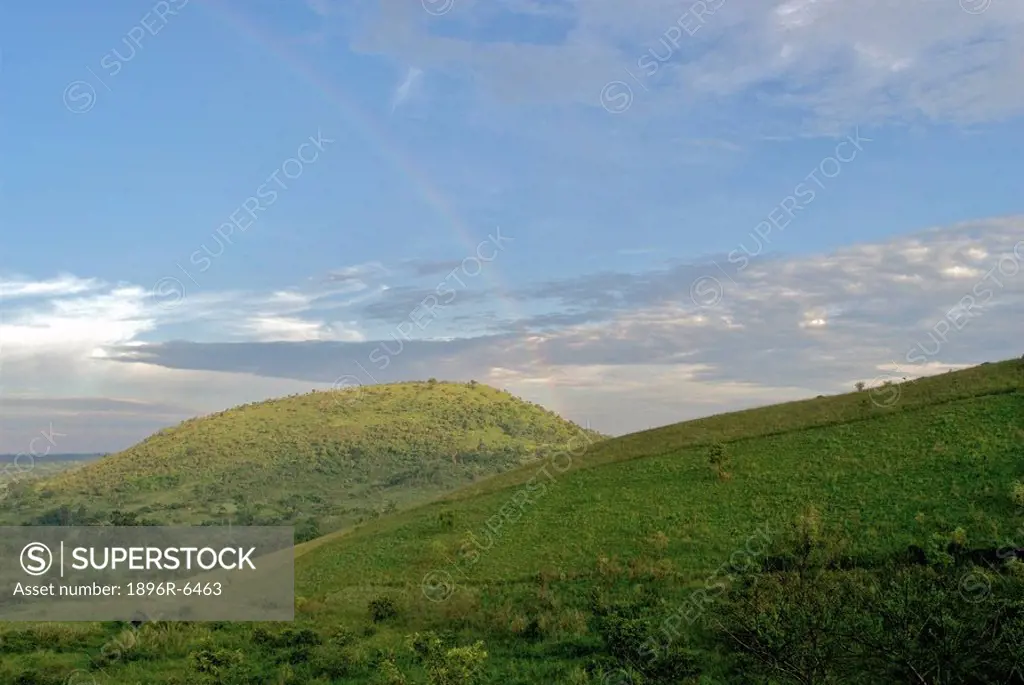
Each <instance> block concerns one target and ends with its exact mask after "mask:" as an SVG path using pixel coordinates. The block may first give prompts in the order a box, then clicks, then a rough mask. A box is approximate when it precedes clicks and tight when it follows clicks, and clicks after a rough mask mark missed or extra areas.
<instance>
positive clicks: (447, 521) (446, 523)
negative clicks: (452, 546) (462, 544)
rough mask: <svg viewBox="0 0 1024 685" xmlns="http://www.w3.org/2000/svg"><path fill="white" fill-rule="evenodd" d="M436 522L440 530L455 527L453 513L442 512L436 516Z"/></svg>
mask: <svg viewBox="0 0 1024 685" xmlns="http://www.w3.org/2000/svg"><path fill="white" fill-rule="evenodd" d="M437 522H438V524H439V525H440V526H441V530H451V529H453V528H454V527H455V512H453V511H442V512H441V513H439V514H438V515H437Z"/></svg>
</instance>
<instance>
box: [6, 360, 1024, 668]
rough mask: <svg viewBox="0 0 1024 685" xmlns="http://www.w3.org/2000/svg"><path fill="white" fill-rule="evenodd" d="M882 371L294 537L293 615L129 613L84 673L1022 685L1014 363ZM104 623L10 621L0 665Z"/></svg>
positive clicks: (55, 661) (1023, 579) (103, 631)
mask: <svg viewBox="0 0 1024 685" xmlns="http://www.w3.org/2000/svg"><path fill="white" fill-rule="evenodd" d="M895 388H896V394H895V395H893V394H892V388H890V389H889V390H887V391H885V392H881V391H880V392H879V393H874V394H873V393H871V392H870V391H868V392H863V391H862V392H856V393H850V394H848V395H842V396H836V397H826V398H820V399H817V400H810V401H806V402H796V403H787V404H785V405H775V406H771V407H764V408H761V409H756V410H750V411H745V412H736V413H732V414H727V415H722V416H716V417H711V418H708V419H702V420H700V421H692V422H687V423H682V424H677V425H674V426H668V427H665V428H662V429H657V430H653V431H645V432H643V433H638V434H635V435H631V436H624V437H621V438H615V439H611V440H605V441H601V442H594V443H589V442H587V441H583V442H580V441H577V442H576V443H574V444H569V443H567V444H566V446H564V447H563V448H562V449H560V450H555V451H553V452H551V453H549V454H548V455H546V456H545V457H544V458H543V459H542V460H540V461H537V462H534V463H531V464H528V465H525V466H522V467H519V468H516V469H513V470H511V471H509V472H507V473H503V474H501V475H499V476H495V477H493V478H490V479H488V480H487V481H481V482H479V483H476V484H474V485H471V486H469V487H467V488H463V489H462V490H461V491H459V492H457V493H456V494H454V495H452V496H451V497H447V498H443V499H441V500H438V501H434V502H431V503H429V504H427V505H424V506H421V507H417V508H416V509H411V510H408V511H403V512H399V513H396V514H394V515H392V516H388V517H385V518H381V519H379V520H375V521H372V522H367V523H365V524H364V525H361V526H359V527H357V528H356V529H354V530H351V531H347V532H343V533H340V534H337V535H333V536H328V537H326V538H324V539H321V540H317V541H314V542H313V543H310V544H308V545H305V546H303V547H302V548H301V549H300V550H299V552H298V556H297V559H296V593H297V595H298V597H297V599H296V607H297V619H296V624H295V625H292V626H288V627H282V626H279V625H273V624H266V625H251V624H250V625H243V624H234V625H232V624H215V625H183V624H167V625H165V624H151V625H144V626H142V628H141V629H139V630H138V631H136V632H134V633H132V635H133V637H132V641H131V645H130V647H127V648H124V649H121V650H119V652H118V654H117V657H116V658H113V659H108V658H104V659H100V661H102V664H101V666H102V668H103V672H104V676H105V678H104V682H108V683H111V685H127V684H128V683H134V682H137V681H140V680H141V681H143V682H153V683H179V684H183V683H204V682H209V683H214V682H217V683H224V684H225V685H232V684H241V683H268V682H271V683H295V684H298V683H314V684H316V685H327V684H328V683H375V684H384V683H389V684H391V685H397V684H399V683H408V684H410V685H411V684H413V683H417V684H420V683H427V684H428V685H442V684H451V683H463V684H465V683H502V684H503V685H505V684H507V685H532V684H533V683H537V682H552V683H571V684H575V685H586V684H592V685H597V684H601V685H613V684H614V685H627V684H629V685H656V684H661V683H664V684H666V685H667V684H669V683H691V684H693V685H697V684H700V685H724V684H725V683H738V682H749V683H761V684H764V685H767V684H769V683H771V684H772V685H780V684H783V683H787V684H788V683H794V684H796V683H799V684H807V685H810V684H815V685H817V684H826V683H827V684H831V683H857V684H860V683H863V684H864V685H869V684H870V685H874V684H875V683H908V682H913V683H921V684H924V683H928V684H929V685H938V684H940V683H942V684H946V683H950V684H951V683H996V682H999V683H1022V682H1024V677H1022V675H1021V674H1022V673H1024V663H1022V659H1024V649H1022V648H1024V573H1022V572H1021V569H1022V568H1024V566H1022V564H1021V562H1020V561H1018V560H1017V557H1018V555H1019V554H1020V550H1021V548H1022V547H1024V509H1022V508H1021V505H1022V503H1024V496H1022V495H1021V494H1020V493H1021V492H1024V487H1021V486H1020V482H1021V481H1024V361H1021V360H1014V361H1011V362H1003V363H999V364H988V365H983V366H980V367H975V368H972V369H968V370H965V371H962V372H955V373H951V374H944V375H941V376H936V377H931V378H926V379H922V380H918V381H914V382H912V383H905V384H899V385H897V386H895ZM893 398H895V399H893ZM722 473H727V474H728V476H729V477H727V478H726V477H722ZM121 630H124V628H123V627H115V626H111V625H107V624H95V625H91V626H90V625H76V626H74V628H70V627H68V628H65V627H63V626H21V627H18V628H17V629H13V628H9V629H7V631H6V633H5V634H3V635H0V645H3V649H4V650H5V652H6V654H5V659H4V661H3V666H2V667H0V668H2V669H5V670H3V671H2V672H0V681H2V682H5V681H3V678H4V677H7V678H8V679H10V680H11V681H12V682H13V680H14V679H15V678H22V682H49V681H47V680H45V678H48V677H51V675H52V676H53V677H57V676H59V675H62V674H63V675H66V673H67V672H68V670H69V669H74V668H80V669H83V670H85V671H86V672H87V673H95V672H97V668H98V666H97V665H96V663H95V661H96V659H95V658H93V659H90V657H89V656H88V655H90V654H91V655H93V656H94V657H95V656H96V655H97V654H99V653H101V652H102V646H103V645H104V644H107V645H109V644H110V643H111V642H114V641H117V640H119V638H118V635H119V632H118V631H121ZM124 643H125V640H123V639H120V641H119V642H117V644H124ZM41 647H45V648H46V649H48V650H49V651H48V652H45V653H42V652H39V651H38V650H39V649H40V648H41ZM31 678H36V680H30V679H31ZM55 682H57V681H55Z"/></svg>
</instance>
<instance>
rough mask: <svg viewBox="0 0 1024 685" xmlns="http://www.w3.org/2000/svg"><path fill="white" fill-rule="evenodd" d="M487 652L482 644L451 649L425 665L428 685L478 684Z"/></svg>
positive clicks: (478, 641) (477, 643) (478, 642)
mask: <svg viewBox="0 0 1024 685" xmlns="http://www.w3.org/2000/svg"><path fill="white" fill-rule="evenodd" d="M486 660H487V652H486V651H484V643H483V642H481V641H480V640H477V641H476V643H474V644H472V645H468V646H466V647H452V648H451V649H448V650H446V651H445V652H444V655H443V656H441V657H440V658H437V659H435V660H434V661H433V662H432V663H430V664H428V665H427V683H428V685H471V683H477V682H480V679H481V676H482V670H483V665H484V662H485V661H486Z"/></svg>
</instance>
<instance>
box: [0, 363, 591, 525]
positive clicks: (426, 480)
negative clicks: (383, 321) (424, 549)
mask: <svg viewBox="0 0 1024 685" xmlns="http://www.w3.org/2000/svg"><path fill="white" fill-rule="evenodd" d="M581 431H582V429H580V428H579V427H577V426H575V425H574V424H572V423H570V422H568V421H565V420H563V419H562V418H560V417H558V416H557V415H555V414H553V413H552V412H549V411H547V410H545V409H543V408H542V407H539V406H537V405H534V404H531V403H528V402H525V401H523V400H520V399H518V398H515V397H513V396H512V395H509V394H508V393H505V392H502V391H499V390H495V389H494V388H490V387H487V386H484V385H479V384H456V383H437V382H427V383H399V384H391V385H383V386H373V387H368V388H363V389H360V390H358V391H336V392H314V393H310V394H306V395H297V396H291V397H287V398H282V399H276V400H270V401H266V402H259V403H255V404H249V405H245V406H242V407H237V408H235V409H230V410H227V411H224V412H220V413H217V414H214V415H212V416H206V417H201V418H196V419H192V420H189V421H185V422H184V423H182V424H180V425H179V426H176V427H174V428H169V429H166V430H163V431H161V432H159V433H157V434H156V435H154V436H152V437H150V438H148V439H147V440H144V441H143V442H141V443H139V444H138V445H135V446H133V447H131V448H129V449H127V450H125V451H123V452H120V453H117V454H113V455H110V456H107V457H105V458H103V459H100V460H98V461H96V462H93V463H90V464H87V465H86V466H84V467H82V468H79V469H75V470H74V471H71V472H68V473H62V474H58V475H56V476H55V477H52V478H43V479H36V480H33V481H32V482H31V483H30V484H25V486H24V487H20V488H17V491H16V492H15V491H12V492H11V493H9V497H8V499H7V501H6V502H4V503H3V506H2V508H0V522H6V523H21V522H24V521H32V520H33V517H39V516H40V515H42V514H45V513H46V512H51V516H52V512H53V510H54V509H56V508H58V507H60V506H66V507H67V509H68V510H69V511H70V512H72V514H74V512H76V511H77V509H78V507H85V508H86V514H87V515H92V514H94V513H95V512H100V513H105V512H109V511H112V510H115V509H117V510H121V511H126V512H134V513H137V514H139V515H141V516H142V517H143V518H145V519H149V520H151V521H155V522H160V523H167V524H172V523H175V524H177V523H187V524H199V523H201V522H203V521H213V522H225V521H228V520H230V521H232V522H234V523H235V524H236V525H237V524H243V525H244V524H246V523H264V524H289V523H293V522H296V521H302V520H305V519H306V518H308V517H315V518H316V519H317V521H318V523H319V526H320V528H321V529H322V530H331V529H334V528H338V527H341V526H344V525H350V524H354V523H356V522H358V521H360V520H363V519H370V518H374V517H376V516H378V515H380V514H381V513H387V512H388V511H389V510H395V509H399V508H402V507H407V506H409V505H411V504H415V503H420V502H422V501H425V500H427V499H429V498H431V497H433V496H436V495H438V494H440V493H443V492H445V491H448V490H451V489H454V488H456V487H458V486H459V485H463V484H467V483H471V482H473V480H475V479H480V478H484V477H486V476H489V475H493V474H495V473H499V472H501V471H503V470H507V469H510V468H514V467H516V466H518V465H520V464H521V463H523V462H528V461H530V460H533V459H537V458H540V457H542V456H543V455H544V454H545V451H546V450H548V449H550V446H551V445H556V444H559V443H562V442H564V441H565V440H567V439H568V438H569V437H570V436H572V435H574V434H578V433H580V432H581ZM595 435H596V434H595ZM37 522H42V521H38V519H37Z"/></svg>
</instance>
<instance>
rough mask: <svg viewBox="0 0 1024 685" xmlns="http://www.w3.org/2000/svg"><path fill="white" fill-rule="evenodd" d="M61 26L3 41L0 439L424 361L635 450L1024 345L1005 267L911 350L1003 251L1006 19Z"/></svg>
mask: <svg viewBox="0 0 1024 685" xmlns="http://www.w3.org/2000/svg"><path fill="white" fill-rule="evenodd" d="M66 4H67V7H66V8H63V9H62V10H61V11H60V12H52V11H50V10H51V9H52V7H46V8H44V7H42V6H36V5H33V4H31V3H21V4H19V5H17V6H14V7H10V8H8V9H7V10H6V12H5V16H4V20H5V21H4V26H5V29H6V30H5V31H4V32H3V34H2V35H0V40H2V44H0V49H2V67H0V89H2V92H3V96H4V97H3V103H4V104H3V105H2V106H3V113H4V123H5V125H4V127H3V129H2V131H0V141H2V146H3V151H4V157H5V160H7V161H8V164H7V165H6V168H5V171H4V173H3V176H2V186H0V192H2V196H0V197H2V207H3V209H2V211H3V217H2V218H3V223H2V226H3V231H2V234H0V237H2V250H0V297H2V298H3V301H2V303H0V314H2V316H3V319H2V321H0V346H2V349H0V361H2V367H0V389H2V392H0V405H2V406H4V407H5V409H4V417H3V418H0V451H10V452H17V451H19V450H21V449H23V448H24V444H27V443H28V441H30V440H31V438H32V436H33V435H34V434H35V433H36V432H37V431H36V429H35V427H34V426H35V424H36V423H38V424H40V428H45V427H46V426H47V425H48V424H49V423H51V422H52V425H53V426H54V427H55V428H56V430H58V431H61V432H63V433H65V434H66V435H67V437H66V438H64V441H65V442H64V444H63V445H61V446H60V447H61V448H62V449H63V451H71V450H76V449H99V450H113V449H118V448H121V447H125V446H127V445H129V444H131V443H132V442H134V441H136V440H138V439H141V438H142V437H144V436H145V435H146V434H148V432H150V431H151V430H154V429H156V428H159V427H161V426H164V425H170V424H173V423H175V422H177V421H178V420H181V419H182V418H185V417H187V416H191V415H195V414H199V413H205V412H208V411H215V410H219V409H222V408H225V407H227V406H232V405H234V404H238V403H241V402H248V401H252V400H256V399H261V398H264V397H268V396H273V395H280V394H286V393H291V392H299V391H305V390H309V389H312V388H330V387H332V385H339V384H341V385H351V384H354V383H370V382H375V381H381V382H386V381H393V380H400V379H406V378H418V377H427V376H437V377H444V378H451V379H453V380H468V379H469V378H475V379H477V380H480V381H482V382H488V383H492V384H494V385H498V386H501V387H506V388H508V389H509V390H511V391H513V392H515V393H517V394H519V395H522V396H524V397H527V398H529V399H531V400H533V401H538V402H541V403H543V404H545V405H546V406H549V407H551V408H552V409H555V410H556V411H559V412H561V413H563V414H564V415H566V416H568V417H569V418H572V419H575V420H580V421H586V420H590V421H591V423H592V425H593V426H594V427H596V428H599V429H603V430H607V431H609V432H615V433H621V432H626V431H629V430H636V429H640V428H646V427H648V426H649V425H656V424H658V423H668V422H672V421H676V420H681V419H683V418H687V417H690V416H697V415H702V414H707V413H712V412H715V411H722V410H725V409H730V408H735V407H740V406H749V405H752V404H763V403H766V402H770V401H775V400H784V399H789V398H792V397H802V396H807V395H813V394H818V393H822V392H838V391H840V390H842V389H845V388H847V387H849V386H850V385H851V384H852V383H853V382H855V381H857V380H865V381H867V380H871V379H872V378H873V377H875V376H877V375H878V374H882V373H890V372H895V371H894V370H893V369H891V368H890V367H891V366H892V364H891V362H892V360H894V359H903V361H901V362H900V364H901V368H900V370H899V372H898V373H900V374H901V375H907V374H908V373H909V374H911V375H917V374H924V373H933V372H936V371H938V370H944V369H945V368H951V367H955V366H958V365H962V364H969V363H978V362H980V361H984V360H985V359H988V358H996V357H999V356H1010V355H1012V354H1018V355H1019V353H1020V350H1019V349H1016V347H1019V339H1020V337H1019V326H1018V327H1017V328H1016V329H1015V328H1014V327H1013V325H1012V323H1011V322H1012V321H1013V320H1014V318H1013V317H1016V320H1017V321H1019V320H1020V314H1021V292H1022V288H1024V286H1022V285H1021V283H1022V282H1024V278H1019V279H1016V280H1015V279H1014V276H1015V274H1014V275H1012V276H1009V277H1008V278H1006V279H1001V280H1000V283H1002V285H1000V286H999V287H998V288H997V290H996V291H995V292H994V295H993V297H992V298H990V299H988V298H986V299H985V302H984V304H977V306H976V307H975V308H974V310H973V312H972V314H971V319H970V325H969V326H964V327H963V328H962V329H958V330H956V334H955V335H952V336H949V340H948V342H947V341H944V342H943V345H942V349H941V350H940V351H938V352H936V353H935V354H931V355H929V356H928V359H927V361H926V362H924V363H913V364H910V363H907V362H906V360H905V359H904V356H905V353H906V352H907V349H908V348H910V347H912V346H913V345H915V344H916V343H917V341H918V340H919V339H922V338H923V339H925V340H927V334H928V331H930V330H932V329H933V327H934V323H935V321H937V320H939V319H942V318H944V317H947V315H948V313H949V311H950V308H951V307H953V306H954V305H957V303H959V302H961V300H962V298H963V295H964V294H965V293H971V292H972V289H973V288H974V287H975V286H976V285H977V282H978V279H979V278H982V277H984V275H985V274H986V273H987V272H988V271H989V268H988V267H991V266H992V265H999V264H1003V267H1002V268H1004V270H1009V269H1010V268H1011V267H1012V265H1013V264H1015V263H1016V262H1015V261H1014V260H1016V259H1017V257H1016V256H1015V254H1017V253H1014V251H1013V250H1014V247H1015V245H1016V244H1017V243H1016V241H1017V240H1019V239H1020V238H1021V237H1024V231H1022V227H1024V221H1022V220H1021V219H1020V218H1019V216H1018V215H1019V214H1020V213H1021V206H1020V190H1021V186H1020V179H1021V176H1020V161H1019V160H1020V159H1021V157H1022V153H1024V126H1022V125H1021V119H1020V114H1021V111H1022V109H1024V92H1022V91H1021V89H1020V87H1019V84H1020V83H1021V82H1022V76H1024V66H1022V65H1024V59H1022V57H1024V31H1022V29H1024V7H1022V6H1020V5H1019V4H1014V3H1009V2H1006V1H1005V0H963V2H961V3H958V2H956V1H955V0H941V1H940V0H929V1H927V2H917V3H909V4H908V3H903V2H896V0H891V1H890V0H863V1H862V2H853V0H817V1H815V0H793V1H790V2H779V1H778V0H773V1H772V2H755V1H754V0H706V1H705V2H703V3H688V2H683V3H678V2H666V1H662V0H646V1H638V2H636V3H630V4H629V5H628V7H627V6H626V5H623V4H622V3H619V2H613V1H612V0H589V1H588V2H582V1H570V0H563V1H561V2H535V1H534V0H506V1H504V2H488V3H484V2H480V1H478V0H424V2H422V3H421V2H406V1H405V0H403V1H401V2H399V1H398V0H380V1H379V2H378V1H376V0H374V1H370V0H365V1H353V2H341V1H340V0H338V1H334V0H308V1H306V2H295V3H287V4H282V3H272V2H268V1H263V0H261V1H259V2H245V3H243V2H237V1H234V2H228V1H223V2H213V1H212V0H167V2H155V3H154V2H148V0H147V1H146V2H134V1H131V2H129V1H128V0H111V1H110V2H106V3H102V4H101V5H99V6H95V5H90V6H89V7H85V6H79V5H77V4H75V3H66ZM41 37H43V39H41ZM843 141H848V142H846V143H844V142H843ZM849 141H857V142H856V144H854V143H853V142H849ZM298 158H301V159H302V160H303V161H301V162H300V161H295V160H296V159H298ZM288 160H292V161H290V162H289V161H288ZM838 160H843V161H838ZM812 172H813V173H814V174H815V175H814V176H811V177H809V175H810V174H812ZM808 189H810V190H813V192H814V194H813V196H809V195H808V194H807V190H808ZM271 191H274V192H275V193H276V195H271V194H270V192H271ZM801 191H803V192H801ZM271 197H272V198H273V199H272V200H271V199H269V198H271ZM808 197H813V199H810V200H808V199H807V198H808ZM787 198H789V200H788V202H789V204H788V205H787ZM247 203H248V204H247ZM247 207H248V209H249V210H251V212H248V213H247V209H246V208H247ZM787 207H788V210H787ZM780 208H781V209H780ZM247 216H248V217H249V218H246V217H247ZM784 216H785V217H786V219H785V220H780V217H784ZM772 217H774V218H772ZM232 221H234V227H233V228H231V229H230V232H227V231H228V229H225V228H222V227H223V226H224V225H225V224H228V223H229V222H232ZM773 221H774V223H775V225H774V227H773V228H771V232H770V233H766V232H765V229H764V228H760V229H759V228H758V227H759V226H761V227H763V226H768V225H769V224H770V223H771V222H773ZM765 222H768V223H765ZM243 227H244V230H243ZM218 230H220V231H221V232H222V234H226V235H227V236H228V238H227V239H225V238H224V237H222V236H216V232H217V231H218ZM758 231H760V232H761V234H762V235H761V236H760V237H759V238H758V237H756V236H755V233H756V232H758ZM498 232H500V233H498ZM499 235H500V236H503V237H501V238H497V239H496V236H499ZM215 236H216V237H215ZM229 240H230V242H228V241H229ZM737 250H746V251H747V252H748V253H751V252H753V254H748V259H746V260H743V261H741V260H739V259H737V255H738V254H740V253H738V252H737ZM901 250H902V251H901ZM1019 252H1020V250H1019V248H1018V253H1019ZM921 255H926V256H925V257H923V258H922V257H921ZM1005 255H1010V257H1009V259H1010V260H1011V261H1009V262H1000V261H999V260H1000V259H1001V256H1005ZM484 256H486V259H484V258H482V257H484ZM730 256H731V257H730ZM207 260H208V261H207ZM922 260H923V261H922ZM741 264H743V265H744V266H742V268H741V266H740V265H741ZM823 264H825V265H829V267H828V268H821V267H820V265H823ZM986 265H988V266H986ZM709 279H715V280H709ZM1004 281H1005V282H1004ZM442 284H444V285H442ZM709 288H710V289H709ZM769 295H770V298H769ZM431 297H433V298H435V299H436V300H439V302H435V303H434V305H433V307H434V308H431V307H430V306H427V305H424V304H423V303H424V302H425V301H426V300H427V299H428V298H431ZM765 298H769V299H765ZM437 305H443V306H441V307H440V308H437ZM424 311H426V313H424ZM894 312H899V314H898V315H896V314H894ZM982 314H984V315H983V316H982ZM947 318H948V317H947ZM403 322H405V323H403ZM410 322H413V323H410ZM417 322H418V323H417ZM808 322H811V323H808ZM815 322H816V323H815ZM805 324H806V325H805ZM396 331H397V333H396ZM1015 331H1016V333H1015ZM396 337H397V338H398V339H400V340H401V341H402V347H401V351H400V352H397V353H393V352H389V351H388V350H394V349H397V348H398V344H399V343H397V342H395V338H396ZM381 341H384V342H385V343H386V344H389V345H390V347H388V348H384V352H383V353H382V352H381V348H380V344H381ZM387 341H391V342H390V343H388V342H387ZM1015 343H1016V347H1015ZM765 355H767V356H765ZM384 357H386V358H387V360H388V363H387V364H386V365H385V366H382V362H381V360H382V359H383V358H384ZM808 367H813V370H812V369H811V368H808ZM904 367H907V368H904ZM58 425H60V426H64V428H63V429H61V428H59V427H58Z"/></svg>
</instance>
